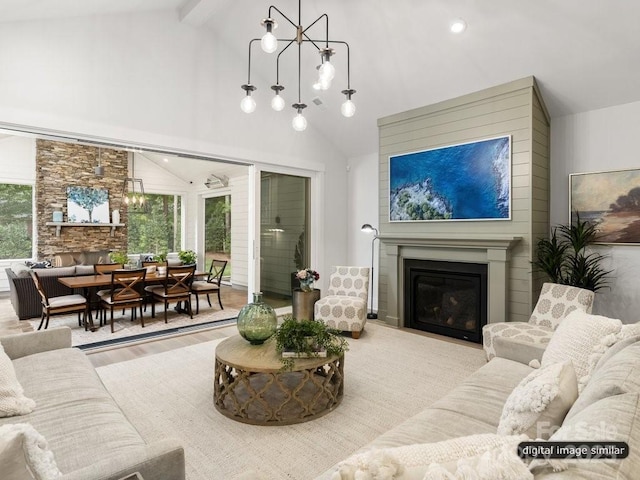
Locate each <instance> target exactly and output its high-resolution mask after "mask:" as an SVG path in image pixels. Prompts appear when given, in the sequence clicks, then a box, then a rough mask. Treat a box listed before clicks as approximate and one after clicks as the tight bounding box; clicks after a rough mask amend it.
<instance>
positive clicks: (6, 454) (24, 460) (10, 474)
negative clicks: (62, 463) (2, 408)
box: [0, 423, 62, 480]
mask: <svg viewBox="0 0 640 480" xmlns="http://www.w3.org/2000/svg"><path fill="white" fill-rule="evenodd" d="M0 472H1V474H2V480H26V479H35V480H54V479H56V478H60V477H61V476H62V473H60V470H58V467H57V465H56V462H55V460H54V458H53V453H52V452H51V450H49V446H48V445H47V441H46V440H45V439H44V437H43V436H42V435H40V434H39V433H38V432H37V431H36V430H35V429H34V428H33V427H32V426H31V425H29V424H28V423H16V424H13V425H12V424H7V425H2V426H0Z"/></svg>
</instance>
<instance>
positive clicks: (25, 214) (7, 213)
mask: <svg viewBox="0 0 640 480" xmlns="http://www.w3.org/2000/svg"><path fill="white" fill-rule="evenodd" d="M0 238H2V241H1V242H0V259H14V258H15V259H17V258H31V257H32V253H33V187H32V186H31V185H16V184H12V183H0Z"/></svg>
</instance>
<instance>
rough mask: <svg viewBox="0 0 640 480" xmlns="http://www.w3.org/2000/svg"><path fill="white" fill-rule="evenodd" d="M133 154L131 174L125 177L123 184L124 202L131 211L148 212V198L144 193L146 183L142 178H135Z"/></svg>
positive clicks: (131, 154) (132, 157) (132, 154)
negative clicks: (144, 183)
mask: <svg viewBox="0 0 640 480" xmlns="http://www.w3.org/2000/svg"><path fill="white" fill-rule="evenodd" d="M129 155H130V156H131V176H130V177H127V178H125V179H124V183H123V185H122V203H123V204H124V205H126V206H127V208H128V211H129V212H130V213H147V212H148V208H147V199H146V197H145V195H144V185H143V184H142V179H141V178H135V154H134V153H132V152H130V153H129Z"/></svg>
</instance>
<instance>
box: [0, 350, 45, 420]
mask: <svg viewBox="0 0 640 480" xmlns="http://www.w3.org/2000/svg"><path fill="white" fill-rule="evenodd" d="M35 406H36V402H34V401H33V400H31V399H30V398H27V397H25V396H24V390H23V389H22V385H20V383H19V382H18V379H17V377H16V371H15V370H14V368H13V363H11V359H10V358H9V357H8V356H7V354H6V353H5V352H4V348H2V344H0V417H12V416H14V415H24V414H26V413H31V412H33V409H34V408H35Z"/></svg>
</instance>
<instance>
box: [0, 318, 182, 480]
mask: <svg viewBox="0 0 640 480" xmlns="http://www.w3.org/2000/svg"><path fill="white" fill-rule="evenodd" d="M0 345H1V346H2V347H3V350H4V352H5V353H6V355H7V356H8V357H9V358H10V359H11V363H12V365H13V369H14V370H15V376H16V377H17V380H18V382H19V384H20V385H21V386H22V388H23V389H24V396H26V397H28V398H29V399H32V400H35V407H34V408H33V411H32V412H31V413H27V414H23V415H17V416H10V417H5V418H0V429H2V427H3V426H8V425H9V424H12V425H15V424H28V425H31V426H32V427H33V428H35V430H36V432H37V434H40V435H42V436H43V437H44V439H45V441H46V443H48V447H49V449H50V451H51V452H53V459H54V460H55V464H56V465H57V469H59V471H60V472H61V473H62V476H57V475H56V476H52V477H50V478H57V479H58V480H120V479H125V478H127V479H129V478H140V477H141V478H144V480H184V478H185V462H184V450H183V448H182V446H181V445H180V444H179V443H177V441H175V440H171V439H169V438H167V439H163V440H162V441H160V442H157V443H151V444H149V443H147V442H145V441H144V439H143V438H142V437H141V436H140V434H139V433H138V431H137V430H136V429H135V427H134V426H133V425H132V424H131V423H130V422H129V420H128V419H127V418H126V416H125V415H124V413H123V412H122V410H120V408H119V407H118V405H117V404H116V402H115V401H114V399H113V398H112V397H111V395H110V394H109V392H108V391H107V390H106V389H105V387H104V385H103V384H102V381H101V380H100V377H99V376H98V374H97V373H96V371H95V369H94V368H93V366H92V364H91V362H90V361H89V360H88V358H87V356H86V355H85V354H84V353H83V352H82V351H80V350H78V349H76V348H71V330H70V329H69V328H66V327H62V328H52V329H50V330H46V331H39V332H30V333H24V334H19V335H10V336H5V337H0ZM0 355H4V354H3V352H2V351H1V350H0ZM6 460H7V459H0V478H3V475H2V470H3V468H8V466H7V465H5V466H4V467H3V466H2V465H3V464H2V463H1V462H2V461H6ZM133 474H139V475H140V477H138V476H133V477H132V476H131V475H133ZM11 478H14V477H11ZM20 478H22V477H20ZM29 478H30V477H29ZM38 478H39V477H38Z"/></svg>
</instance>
